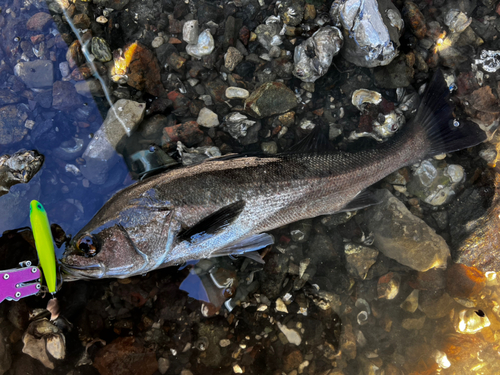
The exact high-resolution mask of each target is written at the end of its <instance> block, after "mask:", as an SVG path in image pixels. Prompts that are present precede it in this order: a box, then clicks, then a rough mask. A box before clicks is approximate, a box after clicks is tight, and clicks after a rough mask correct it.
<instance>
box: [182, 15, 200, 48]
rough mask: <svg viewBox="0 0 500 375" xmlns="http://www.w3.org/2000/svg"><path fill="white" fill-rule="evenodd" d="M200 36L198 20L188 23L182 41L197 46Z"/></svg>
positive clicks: (183, 30) (184, 28) (183, 29)
mask: <svg viewBox="0 0 500 375" xmlns="http://www.w3.org/2000/svg"><path fill="white" fill-rule="evenodd" d="M198 35H199V30H198V21H197V20H191V21H186V23H185V24H184V26H183V28H182V39H183V40H184V41H185V42H186V43H187V44H197V43H198Z"/></svg>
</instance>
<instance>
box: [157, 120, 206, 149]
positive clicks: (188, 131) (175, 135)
mask: <svg viewBox="0 0 500 375" xmlns="http://www.w3.org/2000/svg"><path fill="white" fill-rule="evenodd" d="M203 139H205V134H204V133H203V131H202V130H201V129H200V128H199V126H198V123H197V122H196V121H187V122H184V123H182V124H178V125H173V126H167V127H165V128H164V129H163V136H162V146H169V145H176V144H177V142H178V141H181V142H182V143H184V144H185V145H186V146H188V147H191V146H194V145H195V144H197V143H200V142H201V141H203Z"/></svg>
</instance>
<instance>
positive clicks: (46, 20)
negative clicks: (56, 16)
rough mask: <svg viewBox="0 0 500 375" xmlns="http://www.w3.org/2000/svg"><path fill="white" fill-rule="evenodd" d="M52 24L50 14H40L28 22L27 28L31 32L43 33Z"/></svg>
mask: <svg viewBox="0 0 500 375" xmlns="http://www.w3.org/2000/svg"><path fill="white" fill-rule="evenodd" d="M51 23H52V16H51V15H50V14H49V13H45V12H38V13H36V14H34V15H33V16H31V18H30V19H29V20H28V22H26V28H27V29H28V30H31V31H43V30H44V29H45V28H47V27H48V26H49V25H50V24H51Z"/></svg>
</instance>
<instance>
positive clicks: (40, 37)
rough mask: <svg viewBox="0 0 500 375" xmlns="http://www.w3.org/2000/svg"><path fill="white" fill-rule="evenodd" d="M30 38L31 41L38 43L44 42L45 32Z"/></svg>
mask: <svg viewBox="0 0 500 375" xmlns="http://www.w3.org/2000/svg"><path fill="white" fill-rule="evenodd" d="M30 40H31V43H33V44H38V43H40V42H43V41H44V40H45V35H43V34H38V35H33V36H31V37H30Z"/></svg>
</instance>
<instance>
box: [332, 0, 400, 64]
mask: <svg viewBox="0 0 500 375" xmlns="http://www.w3.org/2000/svg"><path fill="white" fill-rule="evenodd" d="M330 14H331V16H332V18H333V20H334V22H335V24H336V25H339V26H340V25H342V26H343V27H344V29H345V30H346V31H347V33H348V34H349V38H346V39H345V47H344V48H343V49H342V51H341V52H342V55H343V56H344V58H345V59H346V60H347V61H349V62H351V63H353V64H355V65H358V66H364V67H376V66H381V65H387V64H389V63H390V62H391V61H392V60H393V59H394V58H395V57H396V56H397V54H398V47H399V36H400V35H401V33H402V31H403V20H402V18H401V15H400V13H399V11H398V9H397V8H396V7H395V6H394V5H393V4H392V2H390V1H385V0H384V1H378V2H377V1H375V0H369V1H359V0H348V1H345V2H344V1H340V0H336V1H334V2H333V4H332V8H331V10H330ZM365 14H369V15H370V17H364V15H365ZM366 46H369V47H368V48H367V47H366Z"/></svg>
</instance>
